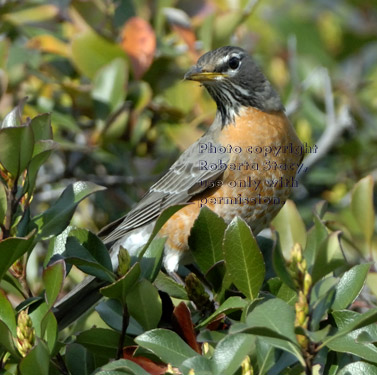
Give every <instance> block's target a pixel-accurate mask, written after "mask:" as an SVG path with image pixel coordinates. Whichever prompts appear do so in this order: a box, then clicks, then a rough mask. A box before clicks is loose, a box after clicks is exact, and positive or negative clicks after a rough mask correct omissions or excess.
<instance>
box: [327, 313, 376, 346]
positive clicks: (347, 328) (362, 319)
mask: <svg viewBox="0 0 377 375" xmlns="http://www.w3.org/2000/svg"><path fill="white" fill-rule="evenodd" d="M349 313H352V314H355V315H352V316H351V319H349V315H347V314H349ZM356 314H357V313H355V312H352V311H348V310H338V311H334V312H333V313H332V315H333V316H334V318H338V322H341V323H342V320H341V319H340V318H342V319H344V317H346V318H347V319H348V320H347V324H342V326H341V327H342V328H341V329H339V330H338V332H337V333H336V334H335V335H333V336H330V337H328V338H327V339H326V340H325V341H324V342H323V343H322V345H321V347H323V346H329V344H330V345H331V342H332V341H334V340H337V339H339V338H341V337H343V336H345V335H346V334H348V333H350V332H352V331H354V330H356V329H359V328H363V327H365V326H368V325H370V324H372V323H375V322H377V308H373V309H370V310H368V311H366V312H365V313H364V314H357V315H356Z"/></svg>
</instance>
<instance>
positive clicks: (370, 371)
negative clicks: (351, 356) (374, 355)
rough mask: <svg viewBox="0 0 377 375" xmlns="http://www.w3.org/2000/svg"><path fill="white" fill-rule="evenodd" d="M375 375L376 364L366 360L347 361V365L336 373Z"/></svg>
mask: <svg viewBox="0 0 377 375" xmlns="http://www.w3.org/2000/svg"><path fill="white" fill-rule="evenodd" d="M356 374H362V375H376V374H377V366H374V365H372V364H371V363H366V362H361V361H358V362H353V363H349V364H348V365H346V366H344V367H343V368H342V369H341V370H340V371H339V372H337V375H356Z"/></svg>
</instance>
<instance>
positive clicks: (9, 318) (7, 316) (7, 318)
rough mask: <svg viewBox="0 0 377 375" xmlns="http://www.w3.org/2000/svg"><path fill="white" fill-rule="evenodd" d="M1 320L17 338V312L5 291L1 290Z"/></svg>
mask: <svg viewBox="0 0 377 375" xmlns="http://www.w3.org/2000/svg"><path fill="white" fill-rule="evenodd" d="M0 320H1V321H2V322H3V323H4V324H5V325H6V326H7V327H8V328H9V330H10V332H11V333H12V335H13V336H14V337H16V327H17V323H16V316H15V311H14V310H13V307H12V305H11V303H10V302H9V300H8V298H7V297H6V295H5V293H4V291H3V290H1V289H0Z"/></svg>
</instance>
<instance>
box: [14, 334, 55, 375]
mask: <svg viewBox="0 0 377 375" xmlns="http://www.w3.org/2000/svg"><path fill="white" fill-rule="evenodd" d="M49 360H50V356H49V353H48V349H47V347H46V345H45V344H44V342H43V341H39V342H38V343H37V345H35V346H34V347H33V348H32V349H31V350H30V352H29V353H28V354H27V356H26V357H24V358H23V359H22V360H21V362H20V365H19V369H20V374H21V375H35V374H36V373H37V374H38V375H48V374H49Z"/></svg>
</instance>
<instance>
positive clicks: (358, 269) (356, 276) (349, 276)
mask: <svg viewBox="0 0 377 375" xmlns="http://www.w3.org/2000/svg"><path fill="white" fill-rule="evenodd" d="M370 267H371V265H370V264H359V265H357V266H354V267H352V268H351V269H350V270H349V271H347V272H345V273H344V274H343V276H342V277H341V279H340V280H339V283H338V285H337V286H336V288H335V300H334V303H333V305H332V308H333V309H334V310H341V309H345V308H346V307H348V306H349V305H350V304H351V303H352V302H353V301H354V300H355V299H356V298H357V296H358V295H359V293H360V292H361V289H362V288H363V286H364V284H365V280H366V277H367V274H368V271H369V269H370Z"/></svg>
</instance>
